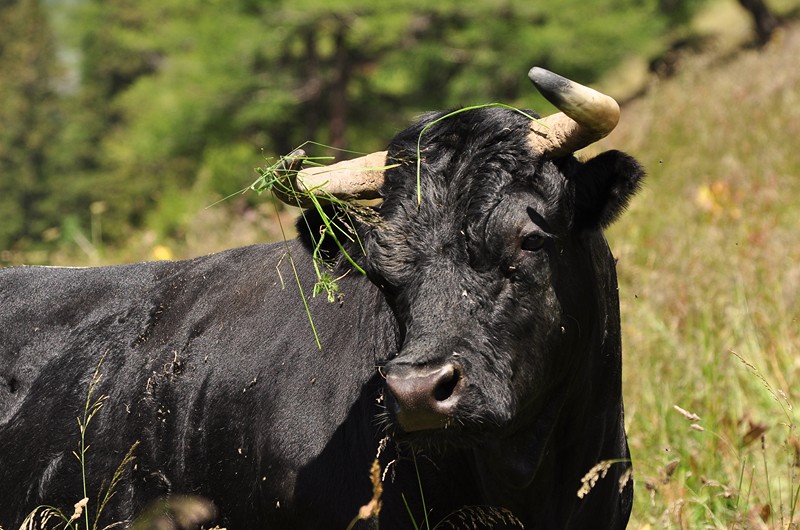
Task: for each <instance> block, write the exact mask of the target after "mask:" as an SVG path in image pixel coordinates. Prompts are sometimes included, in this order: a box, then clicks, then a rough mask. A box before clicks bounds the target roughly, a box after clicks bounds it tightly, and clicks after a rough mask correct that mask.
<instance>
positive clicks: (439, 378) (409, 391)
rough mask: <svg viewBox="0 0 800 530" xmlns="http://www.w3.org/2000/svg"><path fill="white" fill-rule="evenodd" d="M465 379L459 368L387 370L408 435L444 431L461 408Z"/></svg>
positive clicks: (398, 410)
mask: <svg viewBox="0 0 800 530" xmlns="http://www.w3.org/2000/svg"><path fill="white" fill-rule="evenodd" d="M463 386H464V378H463V376H462V374H461V368H460V367H459V366H458V365H455V364H452V363H447V364H445V365H443V366H440V367H438V368H437V367H414V366H403V367H395V368H391V369H389V370H387V374H386V387H387V388H388V389H389V392H390V393H391V396H392V397H393V398H394V402H395V405H396V406H395V413H396V415H397V420H398V422H399V423H400V426H401V427H402V428H403V430H404V431H406V432H412V431H423V430H428V429H441V428H443V427H445V426H446V425H447V422H448V419H449V418H450V417H451V416H452V413H453V411H454V410H455V408H456V405H457V404H458V399H459V395H460V393H461V389H462V388H463Z"/></svg>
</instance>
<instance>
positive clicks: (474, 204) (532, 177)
mask: <svg viewBox="0 0 800 530" xmlns="http://www.w3.org/2000/svg"><path fill="white" fill-rule="evenodd" d="M437 119H438V118H437V117H435V116H434V117H432V118H429V119H428V120H426V121H423V122H421V123H419V124H416V125H415V126H413V127H411V128H409V129H408V130H406V131H404V132H403V133H401V134H399V135H398V136H397V137H396V138H395V139H394V140H393V142H392V144H391V145H390V147H389V157H390V159H391V160H390V161H391V162H398V163H400V164H401V165H400V166H399V167H398V168H395V169H392V170H390V171H388V172H387V178H386V185H385V187H384V198H385V201H386V202H385V207H384V208H383V214H384V217H385V219H386V220H387V221H388V222H393V221H394V222H400V223H403V222H406V223H413V224H422V225H424V226H426V227H430V228H431V229H437V230H441V229H442V228H443V227H445V226H448V225H449V226H450V228H451V229H456V230H463V229H464V226H465V225H474V224H481V223H484V222H485V220H486V219H487V218H488V216H489V215H490V214H491V212H492V211H493V210H494V209H495V208H497V207H498V205H501V204H503V203H504V199H505V198H507V197H508V196H509V195H515V196H523V195H524V196H526V197H527V198H528V199H527V200H528V202H529V203H530V204H529V205H530V206H532V207H534V208H535V209H536V211H537V212H538V214H539V215H541V216H542V217H543V218H545V219H548V220H549V222H550V224H551V225H553V226H559V225H561V224H564V221H565V219H564V216H563V215H562V214H563V213H564V210H565V208H563V207H562V203H563V202H564V196H565V191H566V190H567V181H566V178H565V176H564V172H563V169H564V168H566V167H568V166H569V164H570V161H569V160H563V159H562V160H560V161H557V162H556V161H552V160H548V159H545V158H543V157H541V156H540V154H539V153H537V152H535V151H533V150H532V149H531V146H530V144H529V142H528V132H529V128H530V120H529V119H528V118H527V117H525V116H523V115H522V114H520V113H517V112H514V111H510V110H507V109H479V110H475V111H469V112H464V113H461V114H458V115H456V116H452V117H449V118H446V119H443V120H441V121H436V120H437ZM429 123H433V125H431V126H430V127H428V124H429ZM417 146H419V150H418V149H417Z"/></svg>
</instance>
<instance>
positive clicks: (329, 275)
mask: <svg viewBox="0 0 800 530" xmlns="http://www.w3.org/2000/svg"><path fill="white" fill-rule="evenodd" d="M486 108H503V109H508V110H511V111H513V112H516V113H518V114H521V115H522V116H524V117H526V118H528V119H530V120H532V121H535V122H537V123H539V124H540V125H542V126H543V127H547V125H546V124H545V123H543V122H542V121H541V120H539V119H538V118H536V117H535V116H532V115H531V114H529V113H527V112H526V111H524V110H521V109H519V108H516V107H512V106H510V105H505V104H503V103H486V104H482V105H473V106H469V107H463V108H459V109H456V110H453V111H451V112H448V113H446V114H444V115H442V116H440V117H439V118H437V119H435V120H433V121H431V122H430V123H428V124H427V125H425V127H424V128H423V129H422V130H421V131H420V133H419V136H418V138H417V152H416V176H417V204H418V205H419V204H421V203H422V184H421V174H422V161H423V159H424V157H423V149H422V139H423V136H424V135H425V133H426V132H427V131H428V130H429V129H430V128H431V127H433V126H435V125H436V124H438V123H441V122H442V121H445V120H447V119H450V118H453V117H455V116H457V115H459V114H462V113H464V112H470V111H474V110H478V109H486ZM308 145H314V146H317V147H322V148H325V149H329V150H331V149H335V150H337V151H339V152H343V153H347V154H352V155H357V156H363V155H365V154H366V153H361V152H358V151H348V150H344V149H336V148H333V147H331V146H327V145H325V144H320V143H317V142H313V141H307V142H304V143H303V144H301V145H299V146H298V147H296V148H295V149H293V150H292V153H295V152H297V151H299V150H302V149H303V148H304V147H306V146H308ZM332 161H333V157H330V156H322V157H310V156H305V155H303V156H300V157H297V156H292V154H289V155H283V156H280V157H278V158H277V160H276V159H267V162H268V164H267V165H265V166H261V167H257V168H256V172H257V173H258V178H257V179H256V181H255V182H253V183H252V184H251V185H250V186H249V187H247V188H245V189H243V190H240V191H238V192H236V193H234V194H232V195H230V196H228V197H226V198H225V199H222V200H226V199H228V198H230V197H232V196H234V195H237V194H241V193H244V192H246V191H255V192H256V193H259V194H261V193H263V192H270V193H272V194H273V199H274V198H275V194H276V193H277V194H278V195H281V196H283V197H289V198H292V199H294V200H295V204H296V205H297V206H298V207H300V208H302V206H301V204H308V203H309V202H310V203H311V204H312V206H311V209H313V210H314V211H315V212H316V213H317V215H318V216H319V217H320V219H321V220H322V222H323V225H324V226H323V227H321V228H320V230H319V231H317V232H316V233H315V231H314V230H312V227H311V226H310V224H309V223H308V220H307V218H306V214H305V211H304V213H303V214H302V216H303V219H304V220H305V223H306V227H307V228H308V233H309V235H310V237H311V241H312V245H313V251H312V263H313V266H314V273H315V274H316V277H317V281H316V283H315V284H314V288H313V292H312V296H313V297H316V296H317V295H319V294H322V293H325V295H326V297H327V299H328V301H329V302H335V301H337V300H341V298H342V296H343V293H341V292H340V290H339V284H338V281H339V280H341V279H342V278H343V277H344V275H342V276H339V277H335V276H334V268H335V267H334V264H333V263H331V261H330V260H329V259H327V256H325V255H324V252H323V250H322V248H323V244H324V242H325V241H326V240H331V241H333V242H334V244H335V245H336V247H337V248H338V249H339V251H340V252H341V254H342V258H343V259H344V260H346V261H347V262H348V263H349V264H350V266H351V267H352V268H353V270H355V271H357V272H358V273H359V274H362V275H366V272H365V271H364V270H363V268H362V267H361V266H360V265H359V264H358V263H357V262H356V260H355V259H354V258H353V256H351V255H350V253H349V252H348V251H347V249H346V246H347V247H353V246H355V247H356V248H357V250H358V251H359V252H360V254H361V256H362V257H365V256H366V252H365V250H364V246H363V244H362V243H361V240H360V239H359V237H358V232H357V230H356V228H355V223H354V220H355V221H358V222H361V223H364V224H366V225H371V226H379V225H380V223H381V218H380V215H379V214H378V213H377V212H376V211H375V210H374V209H372V208H370V207H369V206H365V205H363V204H361V203H359V202H357V201H350V200H343V199H340V198H338V197H334V196H333V195H331V194H330V193H328V192H327V191H326V190H325V184H326V183H322V184H320V185H319V186H317V187H314V188H312V189H309V190H302V191H301V190H297V189H295V188H294V187H293V186H292V184H291V181H292V178H291V177H294V176H296V174H297V173H299V172H300V171H301V170H302V168H303V167H306V168H308V167H325V163H326V162H332ZM297 162H300V163H299V164H298V163H297ZM292 166H295V167H298V168H300V169H291V167H292ZM393 167H396V164H392V165H386V166H382V167H371V168H364V171H375V170H386V169H390V168H393ZM331 178H332V179H335V178H336V172H335V171H333V170H332V171H331ZM273 204H275V218H276V219H277V221H278V224H279V226H280V231H281V234H282V238H283V241H284V244H285V248H286V256H287V257H288V258H289V262H290V264H291V267H292V272H293V274H294V277H295V282H296V283H297V286H298V289H299V291H300V297H301V299H302V301H303V306H304V308H305V311H306V315H307V316H308V321H309V324H310V325H311V330H312V333H313V335H314V340H315V342H316V344H317V347H318V348H319V349H322V344H321V342H320V340H319V334H318V333H317V329H316V327H315V326H314V319H313V317H312V315H311V311H310V309H309V306H308V301H307V299H306V297H305V293H304V292H303V286H302V285H301V283H300V279H299V276H298V274H297V269H296V266H295V262H294V258H293V257H292V254H291V250H290V248H289V246H288V240H287V237H286V231H285V230H284V227H283V224H282V222H281V219H280V216H279V215H278V212H277V203H276V201H274V200H273ZM326 205H333V206H335V208H333V209H328V210H326V209H325V208H323V207H324V206H326ZM330 211H333V212H335V213H334V216H333V217H331V216H330V215H329V212H330ZM345 274H347V273H345ZM278 275H279V276H280V272H279V273H278ZM281 284H282V285H283V278H281Z"/></svg>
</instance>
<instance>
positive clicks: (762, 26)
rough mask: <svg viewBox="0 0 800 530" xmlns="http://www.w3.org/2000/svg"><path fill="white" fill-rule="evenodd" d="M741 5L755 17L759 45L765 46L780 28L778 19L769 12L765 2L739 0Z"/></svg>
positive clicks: (754, 22)
mask: <svg viewBox="0 0 800 530" xmlns="http://www.w3.org/2000/svg"><path fill="white" fill-rule="evenodd" d="M739 4H741V6H742V7H743V8H745V9H746V10H747V11H748V13H750V16H752V17H753V25H754V26H755V30H756V37H757V39H758V44H759V46H764V45H765V44H766V43H768V42H769V40H770V38H771V37H772V33H773V32H774V31H775V28H777V27H778V19H777V18H775V15H773V14H772V12H771V11H770V10H769V7H767V5H766V4H765V3H764V0H739Z"/></svg>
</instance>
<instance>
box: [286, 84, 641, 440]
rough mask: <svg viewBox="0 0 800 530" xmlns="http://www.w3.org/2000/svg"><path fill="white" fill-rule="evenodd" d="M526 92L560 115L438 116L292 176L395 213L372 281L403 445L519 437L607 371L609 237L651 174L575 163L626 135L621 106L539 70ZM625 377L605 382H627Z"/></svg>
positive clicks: (374, 254)
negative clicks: (617, 134) (379, 296)
mask: <svg viewBox="0 0 800 530" xmlns="http://www.w3.org/2000/svg"><path fill="white" fill-rule="evenodd" d="M529 77H530V79H531V80H532V81H533V83H534V84H535V85H536V87H537V88H538V89H539V90H540V91H541V92H542V93H543V95H545V97H547V99H548V100H550V101H551V102H552V103H553V104H554V105H556V107H558V108H559V109H560V110H561V112H559V113H557V114H554V115H552V116H548V117H545V118H543V119H540V120H531V119H530V117H528V116H526V115H524V114H523V113H520V112H515V111H513V110H509V109H505V108H482V109H478V110H474V111H469V112H463V113H459V114H457V115H453V116H452V117H451V118H448V119H444V120H438V118H440V117H442V116H444V114H439V115H430V116H428V117H427V118H425V119H423V120H422V121H421V122H420V123H418V124H416V125H414V126H412V127H410V128H409V129H407V130H406V131H404V132H402V133H400V134H399V135H397V136H396V137H395V138H394V139H393V140H392V142H391V144H390V146H389V150H388V152H380V153H374V154H371V155H368V156H365V157H361V158H358V159H355V160H349V161H344V162H340V163H337V164H333V165H331V166H328V167H325V168H310V169H306V170H302V171H299V172H297V173H296V174H295V176H294V177H293V182H292V185H293V186H295V189H299V190H301V191H308V190H311V191H312V192H313V191H314V190H318V192H319V193H322V190H324V192H325V193H331V194H333V195H336V196H339V197H342V198H359V199H364V198H379V197H381V198H383V199H384V202H383V203H382V205H381V206H380V207H379V211H380V215H381V217H382V219H383V222H382V223H381V225H380V227H379V228H375V229H369V230H368V233H367V234H366V237H365V243H366V245H365V247H366V251H367V258H366V270H367V272H368V275H369V277H370V279H371V280H372V281H373V283H375V284H376V285H377V286H378V287H379V288H380V289H381V290H382V291H383V293H384V294H385V296H386V299H387V301H388V303H389V305H390V306H391V308H392V310H393V311H394V314H395V316H396V318H397V322H398V328H399V330H400V336H401V341H402V342H401V347H400V350H399V352H398V354H397V356H396V357H395V358H393V359H391V360H387V362H386V363H385V365H384V366H382V370H381V371H382V374H383V375H384V376H385V379H386V387H387V390H388V392H387V395H386V398H387V407H388V409H389V411H390V415H389V416H390V422H391V423H392V424H393V425H395V426H399V427H400V429H399V431H398V432H400V433H405V434H411V435H412V436H422V437H426V438H429V437H431V435H432V436H434V437H437V438H446V437H447V436H448V434H449V433H451V432H457V433H460V436H459V440H463V439H464V436H463V433H473V434H481V433H485V432H503V431H509V432H513V431H514V430H516V429H519V428H524V427H526V426H529V425H530V424H531V423H533V422H534V421H535V418H536V417H538V416H541V415H542V414H549V413H552V414H557V411H554V410H550V411H549V412H548V407H551V405H550V403H555V402H557V401H558V402H559V403H561V401H559V400H558V399H556V396H561V395H563V394H564V390H563V388H564V387H565V386H567V383H565V381H571V379H570V374H573V373H577V372H580V371H582V370H592V369H593V368H591V367H590V366H589V365H594V364H597V365H598V366H599V364H602V362H603V361H602V359H599V357H600V356H601V355H602V354H601V353H599V350H600V349H601V347H600V343H601V342H603V341H604V340H606V336H607V335H608V334H609V331H608V329H607V328H608V325H609V324H608V321H609V320H614V314H615V310H611V311H610V312H609V310H608V308H607V306H609V304H610V303H611V302H613V304H615V303H616V299H614V300H613V301H609V300H606V299H607V298H608V297H615V296H616V295H615V293H612V292H611V291H613V289H614V287H615V286H614V285H613V284H614V280H613V271H612V273H611V274H610V275H609V274H608V270H609V269H613V260H612V259H611V256H610V253H609V252H608V249H607V247H606V245H605V243H604V240H603V238H602V235H601V233H600V230H599V229H600V228H602V227H604V226H606V225H607V224H609V223H610V222H611V221H613V219H614V218H615V217H616V215H617V214H618V213H619V212H620V211H621V210H622V209H623V208H624V207H625V205H626V204H627V202H628V199H629V198H630V196H631V195H632V194H633V193H634V192H635V191H636V189H637V187H638V183H639V180H640V178H641V176H642V171H641V169H640V168H639V166H638V165H637V164H636V162H635V161H633V160H632V159H631V158H630V157H628V156H627V155H624V154H622V153H618V152H608V153H604V154H602V155H600V156H598V157H596V158H594V159H592V160H590V161H588V162H585V163H583V162H579V161H578V160H576V159H575V158H574V157H573V156H572V153H573V152H575V151H576V150H578V149H580V148H582V147H585V146H587V145H589V144H590V143H592V142H594V141H597V140H598V139H600V138H602V137H604V136H606V135H607V134H608V133H609V132H610V131H611V130H612V129H613V128H614V127H615V126H616V124H617V121H618V119H619V107H618V105H617V103H616V102H615V101H614V100H613V99H612V98H610V97H608V96H605V95H603V94H600V93H599V92H596V91H595V90H592V89H590V88H587V87H584V86H581V85H579V84H577V83H574V82H572V81H569V80H567V79H565V78H563V77H560V76H557V75H555V74H553V73H551V72H548V71H546V70H542V69H540V68H533V69H532V70H531V71H530V73H529ZM431 124H432V125H431ZM423 133H424V134H423ZM420 139H421V146H422V149H421V164H420V165H419V166H418V165H417V145H418V141H419V140H420ZM387 166H392V167H391V169H380V168H382V167H387ZM418 179H419V186H420V187H421V192H422V201H421V202H420V203H418V201H417V186H418ZM287 202H290V203H291V204H296V203H295V201H294V200H293V199H290V200H289V201H287ZM613 304H612V305H613ZM610 325H611V326H613V325H614V324H613V323H612V324H610ZM616 325H617V326H618V323H617V324H616ZM615 333H616V332H614V331H613V330H612V332H611V335H612V336H616V334H615ZM609 340H611V341H612V342H613V338H612V339H609ZM618 354H619V352H618V350H617V353H616V355H617V357H618ZM590 356H595V357H597V359H596V360H592V359H590V358H589V357H590ZM618 362H619V361H618V359H617V360H616V361H614V362H611V363H610V364H609V366H611V368H609V369H610V370H611V372H613V373H611V372H610V373H609V374H607V376H608V377H610V378H612V379H613V378H614V377H616V379H617V380H618V378H619V374H618ZM615 363H616V364H615ZM607 364H608V363H607ZM612 365H613V366H612ZM614 366H616V368H615V367H614ZM603 369H606V368H603ZM573 379H574V377H573ZM570 384H572V385H575V384H578V385H580V384H584V383H581V382H577V383H576V382H574V381H573V382H572V383H570ZM586 384H588V383H586ZM559 406H560V405H559ZM551 408H552V407H551ZM531 418H534V419H531Z"/></svg>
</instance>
